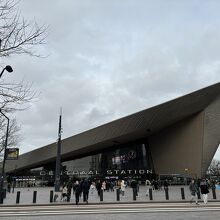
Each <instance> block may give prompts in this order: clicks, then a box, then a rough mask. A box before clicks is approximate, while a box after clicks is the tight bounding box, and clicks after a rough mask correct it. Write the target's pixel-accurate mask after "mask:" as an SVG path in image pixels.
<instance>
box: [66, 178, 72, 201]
mask: <svg viewBox="0 0 220 220" xmlns="http://www.w3.org/2000/svg"><path fill="white" fill-rule="evenodd" d="M71 190H72V182H71V180H69V181H68V183H67V201H68V202H69V201H70V197H71Z"/></svg>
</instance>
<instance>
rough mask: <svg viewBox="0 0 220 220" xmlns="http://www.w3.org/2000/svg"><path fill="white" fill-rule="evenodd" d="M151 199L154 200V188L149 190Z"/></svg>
mask: <svg viewBox="0 0 220 220" xmlns="http://www.w3.org/2000/svg"><path fill="white" fill-rule="evenodd" d="M149 199H150V200H153V191H152V188H150V189H149Z"/></svg>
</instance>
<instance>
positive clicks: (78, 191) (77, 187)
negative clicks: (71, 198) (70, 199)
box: [74, 180, 81, 205]
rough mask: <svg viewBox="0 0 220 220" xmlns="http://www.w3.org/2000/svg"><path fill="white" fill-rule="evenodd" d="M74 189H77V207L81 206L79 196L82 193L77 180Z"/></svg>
mask: <svg viewBox="0 0 220 220" xmlns="http://www.w3.org/2000/svg"><path fill="white" fill-rule="evenodd" d="M74 188H75V198H76V205H78V204H79V195H80V193H81V188H80V184H79V181H78V180H76V182H75V184H74Z"/></svg>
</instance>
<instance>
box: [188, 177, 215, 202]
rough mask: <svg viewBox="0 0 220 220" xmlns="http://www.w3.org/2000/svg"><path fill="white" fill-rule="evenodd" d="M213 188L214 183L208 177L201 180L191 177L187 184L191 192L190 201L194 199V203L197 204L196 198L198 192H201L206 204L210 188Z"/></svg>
mask: <svg viewBox="0 0 220 220" xmlns="http://www.w3.org/2000/svg"><path fill="white" fill-rule="evenodd" d="M212 188H215V183H214V182H212V181H211V180H208V179H202V180H195V179H192V180H191V183H190V184H189V190H190V193H191V199H190V203H193V201H194V200H195V203H196V204H197V205H199V203H198V198H199V195H200V193H201V194H202V199H203V202H204V204H207V202H208V194H209V191H210V189H212Z"/></svg>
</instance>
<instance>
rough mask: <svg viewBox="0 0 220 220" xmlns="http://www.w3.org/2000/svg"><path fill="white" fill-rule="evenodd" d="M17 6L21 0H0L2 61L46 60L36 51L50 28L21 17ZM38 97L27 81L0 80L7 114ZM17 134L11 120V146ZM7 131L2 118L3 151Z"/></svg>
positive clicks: (0, 101) (0, 94) (1, 99)
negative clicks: (15, 58)
mask: <svg viewBox="0 0 220 220" xmlns="http://www.w3.org/2000/svg"><path fill="white" fill-rule="evenodd" d="M18 6H19V1H18V0H0V58H3V57H4V58H7V57H8V58H9V57H11V56H12V55H15V54H27V55H31V56H36V57H43V56H42V55H41V54H39V53H38V52H37V50H35V48H36V46H39V45H41V44H44V43H45V38H46V30H47V27H46V26H45V25H41V26H39V25H38V24H37V23H36V21H35V20H32V21H28V20H26V19H24V18H22V16H21V13H20V11H19V8H18ZM1 63H2V61H1V60H0V64H1ZM37 95H38V93H37V92H36V91H34V90H33V89H32V85H31V84H28V83H25V82H24V81H21V82H18V83H10V82H5V81H4V80H3V78H1V79H0V109H1V111H2V112H4V113H7V114H8V113H13V112H15V111H16V110H24V109H26V108H27V106H28V104H29V103H30V102H31V101H33V100H34V98H36V97H37ZM10 118H11V116H10ZM18 131H19V127H18V126H17V123H16V119H10V128H9V139H8V146H13V145H16V144H17V143H18V141H19V138H18ZM5 132H6V124H5V119H4V117H2V115H0V151H1V149H2V146H3V145H2V144H3V141H4V139H5V134H6V133H5Z"/></svg>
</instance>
